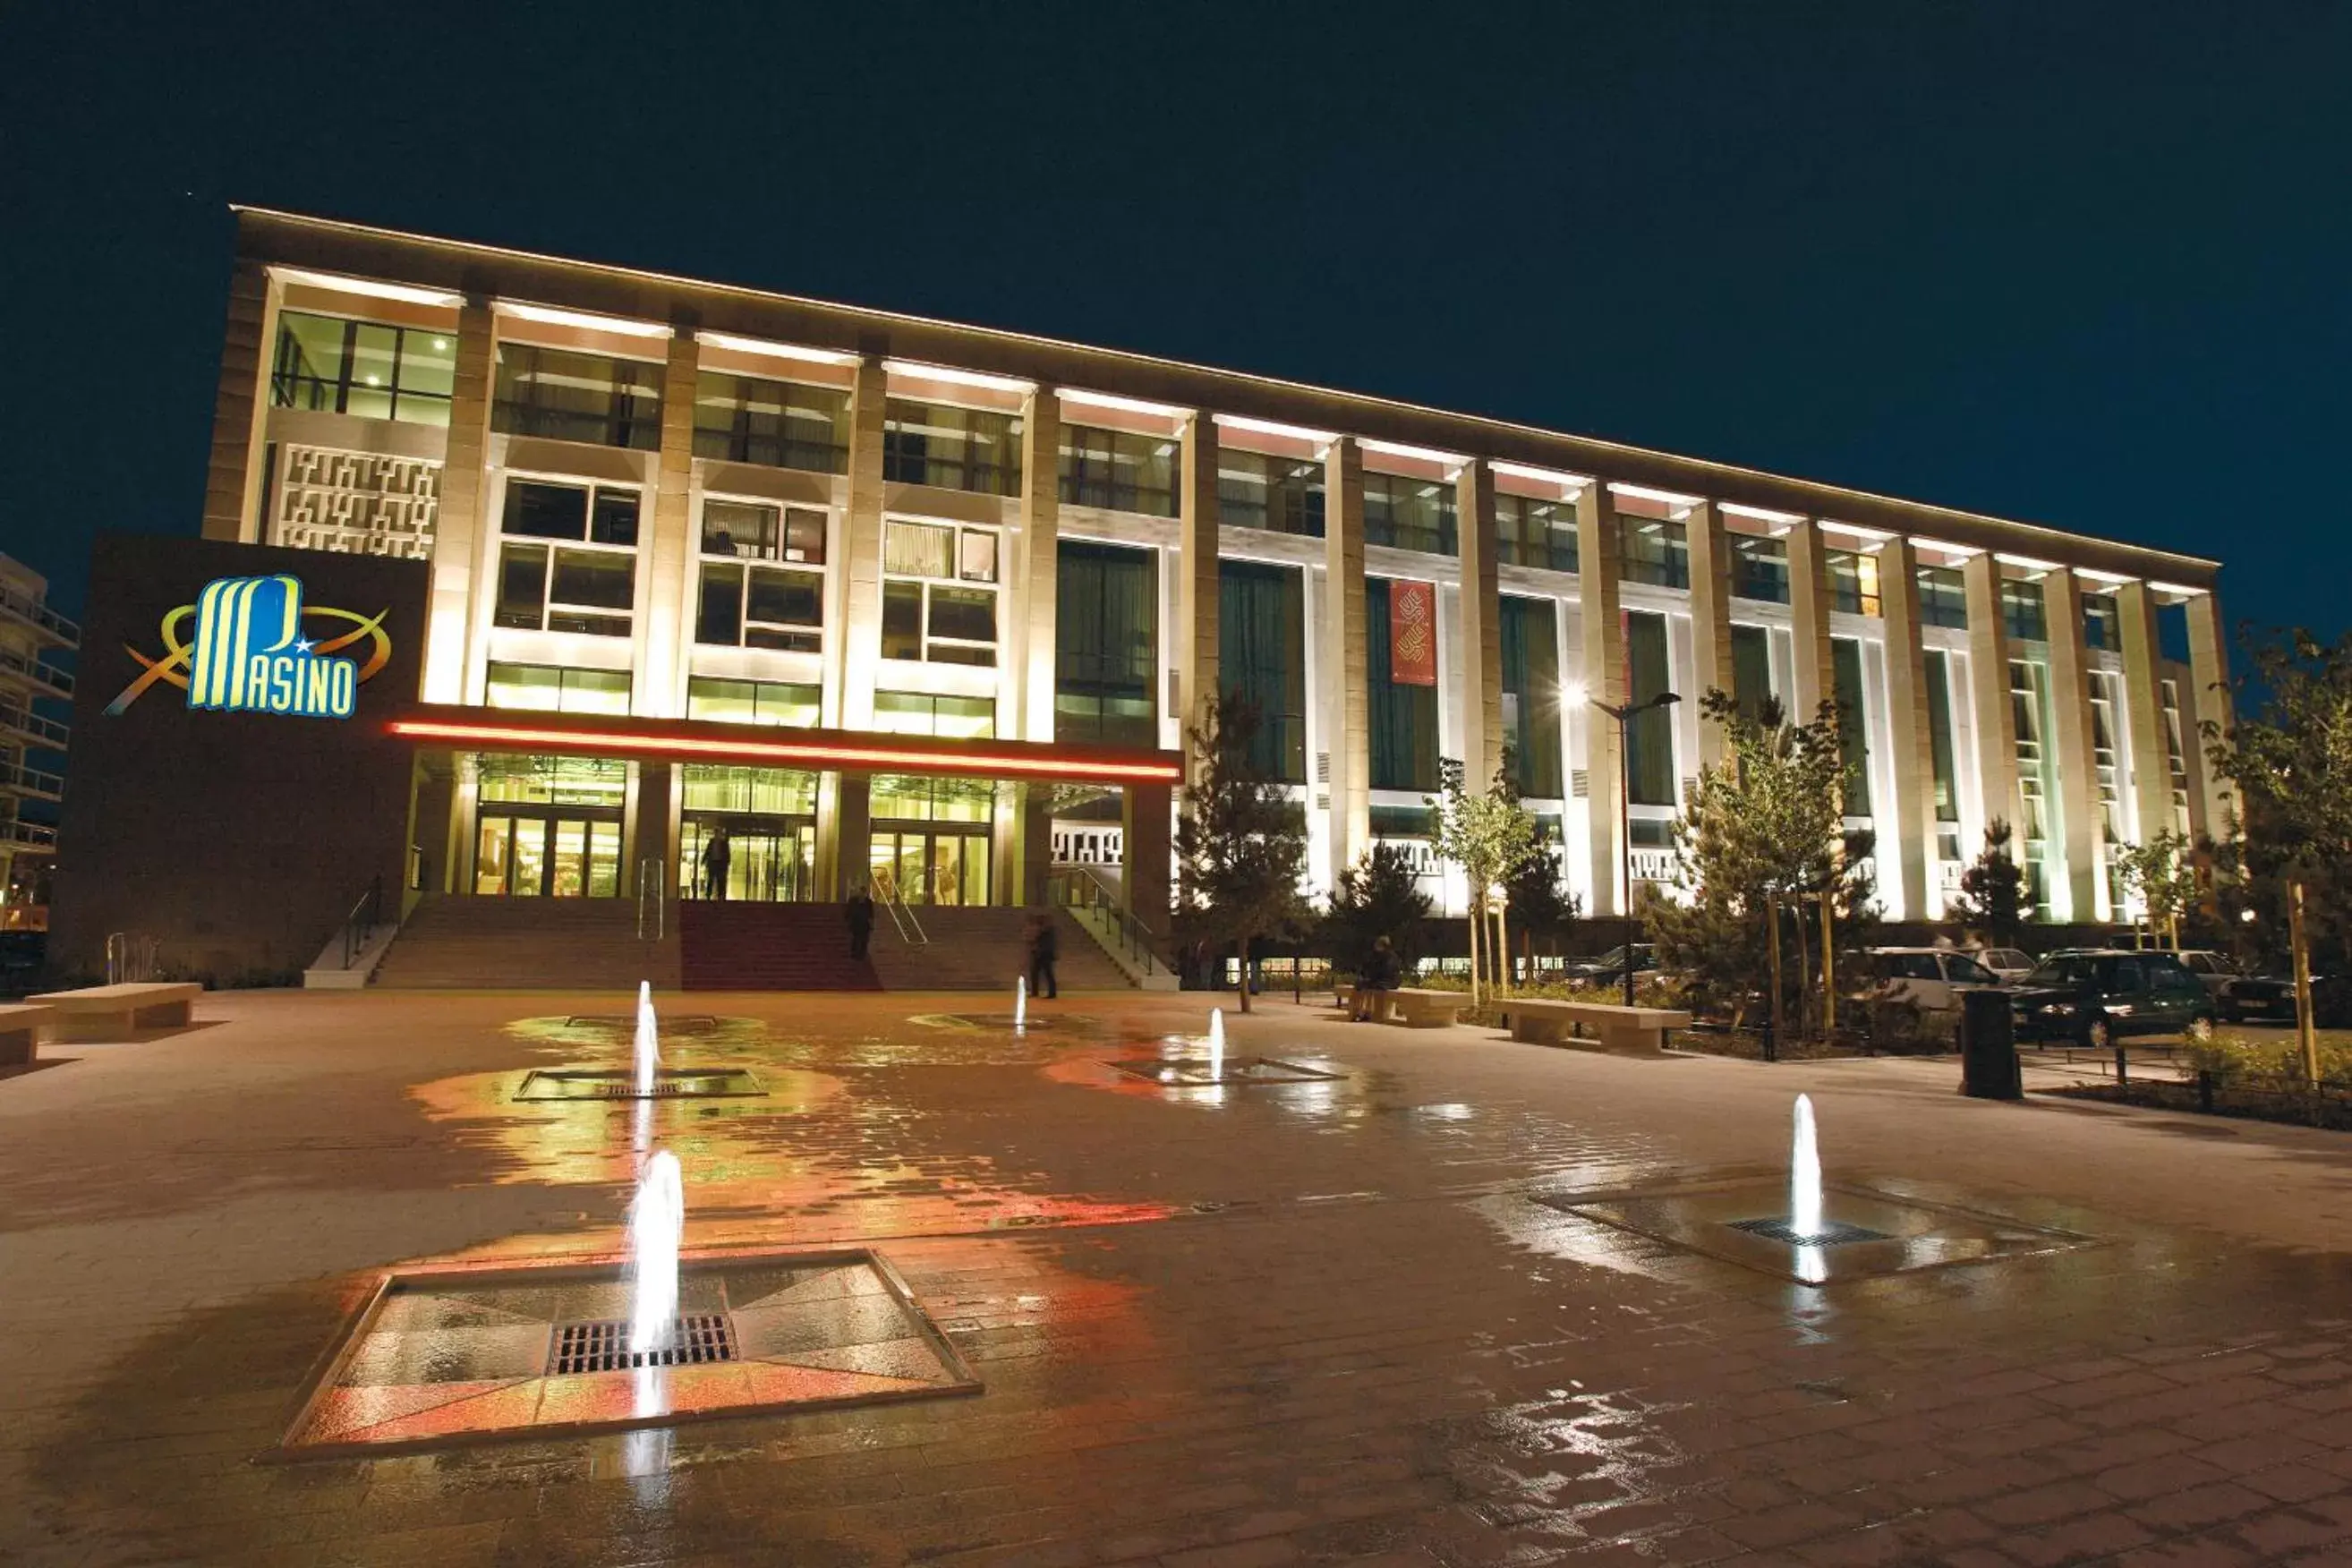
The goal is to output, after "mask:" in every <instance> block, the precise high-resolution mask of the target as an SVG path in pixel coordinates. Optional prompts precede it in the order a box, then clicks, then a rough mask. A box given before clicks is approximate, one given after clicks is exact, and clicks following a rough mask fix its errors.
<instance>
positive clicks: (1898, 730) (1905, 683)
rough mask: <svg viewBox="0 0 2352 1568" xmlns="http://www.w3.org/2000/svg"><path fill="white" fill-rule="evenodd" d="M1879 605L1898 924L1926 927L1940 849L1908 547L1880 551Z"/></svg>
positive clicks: (1915, 584)
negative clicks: (1935, 851)
mask: <svg viewBox="0 0 2352 1568" xmlns="http://www.w3.org/2000/svg"><path fill="white" fill-rule="evenodd" d="M1878 605H1879V614H1880V615H1881V616H1883V617H1884V619H1885V626H1886V698H1887V701H1886V729H1887V742H1888V744H1889V746H1890V748H1891V749H1892V750H1893V752H1894V764H1895V765H1894V774H1895V800H1894V803H1893V807H1894V809H1893V812H1892V814H1891V815H1892V817H1893V821H1892V823H1891V825H1890V826H1891V828H1892V831H1893V832H1894V834H1895V847H1896V854H1897V860H1896V864H1897V866H1898V867H1899V868H1901V880H1902V886H1901V888H1900V889H1898V890H1899V891H1900V893H1901V895H1902V901H1901V903H1900V904H1899V905H1898V906H1897V909H1898V911H1899V913H1898V918H1900V919H1904V920H1925V919H1927V916H1928V914H1929V910H1928V900H1927V867H1928V865H1929V863H1930V862H1929V850H1930V847H1931V846H1933V845H1934V843H1935V842H1936V759H1935V742H1934V731H1933V730H1932V729H1931V727H1930V725H1931V721H1930V720H1929V718H1928V713H1927V645H1926V643H1925V642H1924V641H1923V640H1922V638H1921V637H1920V621H1919V564H1918V557H1917V554H1916V552H1914V551H1913V549H1912V548H1911V542H1910V541H1909V540H1907V539H1890V540H1888V541H1887V542H1885V544H1884V545H1882V546H1881V547H1880V548H1879V552H1878Z"/></svg>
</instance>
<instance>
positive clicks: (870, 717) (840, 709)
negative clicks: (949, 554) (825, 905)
mask: <svg viewBox="0 0 2352 1568" xmlns="http://www.w3.org/2000/svg"><path fill="white" fill-rule="evenodd" d="M889 396H890V393H889V374H888V373H887V371H885V370H884V369H883V368H882V362H881V361H880V360H879V359H876V358H873V357H871V356H868V357H867V358H866V359H862V360H860V361H859V362H858V363H857V384H856V390H855V391H853V392H852V393H851V394H850V397H849V515H848V516H847V517H846V518H845V519H844V520H843V528H842V531H843V533H844V534H845V538H844V539H843V541H842V551H841V556H842V571H841V576H842V613H841V637H840V638H839V641H840V646H841V655H840V660H839V663H838V665H836V664H835V662H834V661H833V660H830V659H828V660H827V661H826V662H825V679H824V683H825V690H824V722H826V723H827V724H835V725H839V726H840V727H841V728H843V729H845V730H869V729H872V728H873V726H874V678H875V676H876V674H877V672H878V671H879V669H880V668H881V663H882V416H883V413H884V410H885V407H886V405H887V404H888V402H889ZM858 796H859V800H860V803H861V805H860V807H859V809H860V810H861V811H862V810H863V804H862V803H863V800H864V796H865V786H864V784H862V783H861V784H859V786H858ZM847 800H848V791H847V788H846V785H845V787H844V791H843V808H844V811H845V812H846V810H847ZM844 853H845V854H846V851H844ZM859 853H860V854H863V853H864V851H863V850H860V851H859ZM845 863H846V862H845ZM860 874H861V873H860V872H859V871H858V870H857V869H856V868H855V867H853V868H852V871H851V875H852V876H853V877H856V876H858V875H860Z"/></svg>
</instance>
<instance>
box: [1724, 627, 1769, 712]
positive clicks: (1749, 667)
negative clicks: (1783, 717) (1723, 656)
mask: <svg viewBox="0 0 2352 1568" xmlns="http://www.w3.org/2000/svg"><path fill="white" fill-rule="evenodd" d="M1731 685H1732V692H1731V695H1732V697H1733V699H1734V700H1736V701H1738V704H1739V710H1740V711H1741V712H1742V713H1745V714H1746V715H1748V718H1750V719H1752V720H1755V721H1759V722H1761V721H1762V720H1763V717H1764V704H1765V703H1767V702H1769V701H1770V700H1772V634H1771V633H1769V632H1768V631H1766V630H1765V629H1764V628H1763V627H1762V626H1733V627H1732V628H1731Z"/></svg>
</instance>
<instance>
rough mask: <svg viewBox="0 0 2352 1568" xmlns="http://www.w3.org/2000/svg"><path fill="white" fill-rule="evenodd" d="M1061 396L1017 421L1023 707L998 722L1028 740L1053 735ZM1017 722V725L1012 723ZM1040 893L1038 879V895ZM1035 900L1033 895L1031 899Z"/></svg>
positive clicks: (1047, 394)
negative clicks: (1012, 717) (1014, 716)
mask: <svg viewBox="0 0 2352 1568" xmlns="http://www.w3.org/2000/svg"><path fill="white" fill-rule="evenodd" d="M1061 508H1062V400H1061V399H1060V398H1059V397H1057V396H1055V394H1054V389H1053V388H1052V387H1050V386H1041V387H1039V388H1037V389H1036V390H1035V391H1034V392H1033V393H1031V394H1030V395H1029V399H1028V406H1027V408H1026V409H1025V410H1024V414H1023V416H1022V426H1021V556H1020V558H1021V560H1022V561H1023V562H1024V567H1023V570H1022V573H1021V592H1022V595H1023V596H1024V605H1023V607H1022V611H1021V642H1020V645H1019V647H1020V652H1019V654H1018V656H1017V657H1018V658H1020V659H1021V661H1022V666H1023V679H1022V680H1021V681H1020V683H1019V685H1020V687H1021V689H1022V692H1023V695H1022V699H1021V706H1022V711H1021V713H1020V715H1019V716H1018V718H1017V720H1015V721H1014V722H1013V723H1008V724H1006V725H1005V726H1003V730H1002V732H1003V733H1004V734H1007V735H1024V736H1026V737H1027V738H1028V739H1030V740H1032V741H1051V740H1052V739H1053V738H1054V677H1055V653H1056V645H1055V640H1054V639H1055V616H1057V615H1058V614H1059V612H1060V608H1061V565H1062V563H1061V526H1062V525H1061V515H1062V512H1061ZM1016 723H1017V725H1018V727H1017V728H1016V727H1014V725H1015V724H1016ZM1043 896H1044V895H1043V885H1042V884H1040V890H1039V897H1040V898H1042V897H1043ZM1031 901H1032V902H1034V901H1036V900H1031Z"/></svg>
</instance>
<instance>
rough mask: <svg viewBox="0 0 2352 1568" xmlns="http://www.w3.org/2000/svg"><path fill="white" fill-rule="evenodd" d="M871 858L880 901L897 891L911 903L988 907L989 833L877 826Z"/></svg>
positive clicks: (868, 854) (868, 867)
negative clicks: (984, 905) (985, 905)
mask: <svg viewBox="0 0 2352 1568" xmlns="http://www.w3.org/2000/svg"><path fill="white" fill-rule="evenodd" d="M866 859H867V871H868V874H869V875H870V876H871V878H872V879H873V885H874V894H875V897H877V898H881V897H884V896H885V895H886V894H889V893H893V892H895V893H896V895H897V896H898V897H900V898H903V899H905V900H906V901H907V902H908V903H910V904H944V905H972V904H985V903H987V902H988V884H989V836H988V835H987V834H986V833H985V832H956V831H953V830H951V829H940V828H935V827H929V826H922V827H900V826H893V825H890V824H886V823H877V824H876V825H875V827H874V837H873V841H872V844H871V846H870V847H869V848H868V850H867V857H866Z"/></svg>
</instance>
